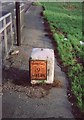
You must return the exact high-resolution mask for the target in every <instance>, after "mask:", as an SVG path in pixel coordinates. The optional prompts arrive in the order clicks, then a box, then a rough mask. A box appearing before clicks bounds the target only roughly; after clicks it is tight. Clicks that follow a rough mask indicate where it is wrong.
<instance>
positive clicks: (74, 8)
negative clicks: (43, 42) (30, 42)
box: [42, 3, 84, 111]
mask: <svg viewBox="0 0 84 120" xmlns="http://www.w3.org/2000/svg"><path fill="white" fill-rule="evenodd" d="M42 5H43V6H44V8H45V10H44V13H43V14H44V17H45V18H46V19H47V20H48V22H49V25H50V28H51V32H52V33H53V37H54V40H55V41H56V43H57V49H58V51H59V55H60V58H61V59H62V61H63V65H64V67H67V70H68V76H69V78H70V80H71V86H72V91H73V93H74V95H75V96H76V98H77V106H78V107H79V108H80V109H81V111H84V75H83V73H84V62H83V61H84V52H83V51H84V45H83V44H81V43H83V42H84V40H83V36H82V4H81V3H61V4H60V3H42Z"/></svg>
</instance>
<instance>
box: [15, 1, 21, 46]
mask: <svg viewBox="0 0 84 120" xmlns="http://www.w3.org/2000/svg"><path fill="white" fill-rule="evenodd" d="M16 32H17V46H20V45H21V31H20V2H16Z"/></svg>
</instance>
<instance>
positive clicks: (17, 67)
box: [3, 6, 74, 119]
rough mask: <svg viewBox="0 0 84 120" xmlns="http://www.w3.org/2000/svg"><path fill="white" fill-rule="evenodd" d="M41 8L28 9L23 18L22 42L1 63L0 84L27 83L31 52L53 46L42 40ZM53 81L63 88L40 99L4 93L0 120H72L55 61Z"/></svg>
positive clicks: (8, 92)
mask: <svg viewBox="0 0 84 120" xmlns="http://www.w3.org/2000/svg"><path fill="white" fill-rule="evenodd" d="M41 11H42V8H41V7H38V6H31V8H30V9H29V11H27V12H26V14H25V27H24V31H23V33H22V36H23V38H24V39H23V41H22V45H21V46H20V47H16V49H19V54H18V55H15V56H14V57H13V59H12V58H11V60H10V59H9V60H7V61H6V62H5V64H4V65H5V67H6V68H5V72H3V82H4V84H6V83H7V80H9V81H11V80H12V79H13V80H15V79H16V81H18V80H22V79H23V80H24V79H28V70H29V68H28V66H29V65H28V60H29V57H30V54H31V51H32V48H36V47H37V48H38V47H42V48H51V49H53V48H54V47H53V45H52V42H51V40H50V39H49V38H48V36H45V34H46V32H45V31H44V25H43V19H42V18H41V16H40V12H41ZM55 80H60V81H61V83H62V85H63V87H59V88H56V87H53V88H52V89H50V93H49V94H48V95H46V96H45V97H43V98H38V97H37V98H31V97H27V96H26V94H25V93H22V92H20V93H18V92H15V91H10V89H7V90H4V91H3V92H4V94H3V117H5V118H73V119H74V116H73V114H72V113H71V103H69V101H68V99H67V84H68V83H67V79H66V76H65V74H64V73H63V72H62V71H61V68H60V67H59V66H58V63H57V61H56V59H55Z"/></svg>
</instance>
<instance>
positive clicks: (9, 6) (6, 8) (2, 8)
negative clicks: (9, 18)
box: [0, 2, 15, 16]
mask: <svg viewBox="0 0 84 120" xmlns="http://www.w3.org/2000/svg"><path fill="white" fill-rule="evenodd" d="M14 8H15V5H14V2H5V3H2V4H1V5H0V15H2V16H4V15H6V14H7V13H9V12H11V13H13V11H14Z"/></svg>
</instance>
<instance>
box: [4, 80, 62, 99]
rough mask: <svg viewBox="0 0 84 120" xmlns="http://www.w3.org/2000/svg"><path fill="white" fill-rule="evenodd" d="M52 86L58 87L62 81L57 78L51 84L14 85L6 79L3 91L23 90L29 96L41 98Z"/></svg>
mask: <svg viewBox="0 0 84 120" xmlns="http://www.w3.org/2000/svg"><path fill="white" fill-rule="evenodd" d="M52 87H56V88H60V87H62V83H61V82H60V81H59V80H56V81H54V83H53V84H35V85H31V84H29V85H26V86H23V85H16V84H14V83H13V82H12V81H7V82H6V83H5V84H4V85H3V91H5V90H9V91H10V92H12V91H15V92H23V93H24V94H26V95H27V96H28V97H30V98H42V97H45V96H46V95H48V94H49V93H50V92H49V91H50V89H51V88H52Z"/></svg>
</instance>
